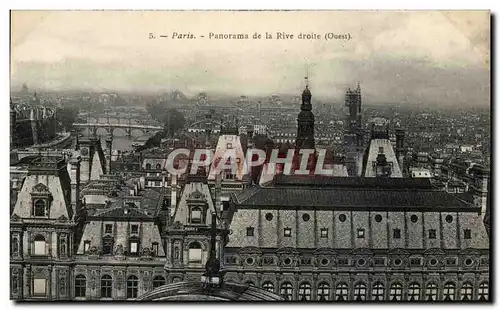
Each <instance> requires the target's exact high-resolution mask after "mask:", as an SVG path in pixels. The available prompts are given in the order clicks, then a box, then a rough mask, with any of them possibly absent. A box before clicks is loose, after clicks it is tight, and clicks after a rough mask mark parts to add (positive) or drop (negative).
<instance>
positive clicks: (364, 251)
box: [351, 248, 406, 255]
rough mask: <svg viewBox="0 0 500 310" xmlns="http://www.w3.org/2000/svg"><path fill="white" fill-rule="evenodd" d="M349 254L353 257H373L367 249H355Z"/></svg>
mask: <svg viewBox="0 0 500 310" xmlns="http://www.w3.org/2000/svg"><path fill="white" fill-rule="evenodd" d="M405 252H406V251H405ZM351 253H352V254H353V255H373V252H372V251H371V250H370V249H368V248H356V249H354V250H352V252H351Z"/></svg>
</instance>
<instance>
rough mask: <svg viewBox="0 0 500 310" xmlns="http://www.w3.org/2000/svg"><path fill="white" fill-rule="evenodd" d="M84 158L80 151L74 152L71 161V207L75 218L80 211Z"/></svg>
mask: <svg viewBox="0 0 500 310" xmlns="http://www.w3.org/2000/svg"><path fill="white" fill-rule="evenodd" d="M81 161H82V158H81V156H80V154H79V152H75V153H73V156H72V158H71V159H70V161H69V163H70V165H71V172H70V173H71V175H70V177H71V209H72V210H73V220H74V219H75V216H76V214H77V213H78V212H80V163H81Z"/></svg>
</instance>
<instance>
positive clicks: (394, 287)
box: [389, 282, 403, 300]
mask: <svg viewBox="0 0 500 310" xmlns="http://www.w3.org/2000/svg"><path fill="white" fill-rule="evenodd" d="M401 299H403V285H402V284H401V283H398V282H395V283H392V284H391V290H390V292H389V300H401Z"/></svg>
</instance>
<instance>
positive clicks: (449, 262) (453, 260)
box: [446, 258, 457, 266]
mask: <svg viewBox="0 0 500 310" xmlns="http://www.w3.org/2000/svg"><path fill="white" fill-rule="evenodd" d="M446 265H448V266H456V265H457V259H456V258H447V259H446Z"/></svg>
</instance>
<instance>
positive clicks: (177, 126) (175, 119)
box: [162, 109, 186, 137]
mask: <svg viewBox="0 0 500 310" xmlns="http://www.w3.org/2000/svg"><path fill="white" fill-rule="evenodd" d="M162 123H163V131H164V132H165V136H166V137H169V136H170V137H172V136H173V135H174V134H175V133H177V132H178V131H180V130H182V129H183V128H184V125H185V124H186V119H185V118H184V115H183V114H182V113H181V112H179V111H177V110H176V109H168V110H166V111H165V114H164V115H163V120H162Z"/></svg>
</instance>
